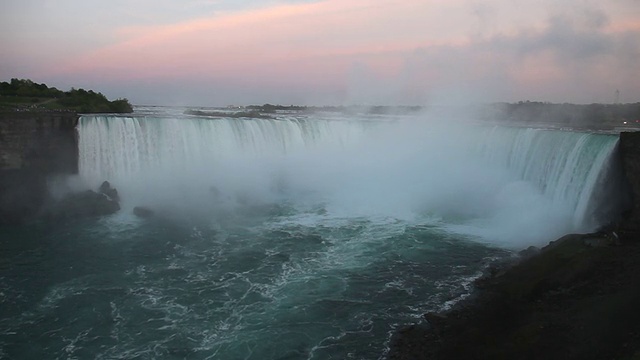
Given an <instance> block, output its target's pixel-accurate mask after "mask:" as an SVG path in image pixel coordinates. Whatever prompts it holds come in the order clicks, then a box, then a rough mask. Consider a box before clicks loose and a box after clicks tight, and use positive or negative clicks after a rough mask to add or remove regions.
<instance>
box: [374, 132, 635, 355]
mask: <svg viewBox="0 0 640 360" xmlns="http://www.w3.org/2000/svg"><path fill="white" fill-rule="evenodd" d="M618 150H619V151H618V156H619V157H620V159H619V160H620V161H621V164H622V167H623V173H624V176H625V178H626V180H627V182H628V185H629V188H630V196H631V199H630V200H631V205H630V209H629V210H628V211H627V212H626V213H625V214H624V215H623V218H622V219H621V221H620V222H619V223H617V224H614V225H612V226H611V227H610V229H609V230H608V231H603V232H598V233H593V234H571V235H566V236H564V237H562V238H560V239H558V240H556V241H552V242H551V243H549V245H547V246H546V247H544V248H542V249H541V250H540V251H535V254H532V251H527V252H523V253H522V256H521V258H520V259H519V261H517V262H515V263H513V264H508V265H502V266H500V267H493V268H492V269H491V271H490V273H489V274H487V275H485V276H483V277H481V278H480V279H478V280H476V282H475V283H474V288H475V292H474V294H473V295H472V296H471V297H469V298H467V299H465V300H463V301H461V302H460V303H458V304H457V305H456V306H454V307H453V308H452V309H450V310H448V311H445V312H442V313H427V314H425V315H424V317H423V318H424V319H423V321H422V322H420V323H418V324H414V325H411V326H408V327H405V328H402V329H400V330H399V331H398V332H397V333H396V334H395V335H394V337H393V338H392V340H391V344H390V347H391V349H390V351H389V354H388V356H387V357H388V359H390V360H408V359H411V360H419V359H492V360H495V359H640V312H639V311H638V310H637V304H639V303H640V236H639V235H640V231H639V226H640V225H639V224H640V133H638V132H634V133H621V134H620V143H619V149H618Z"/></svg>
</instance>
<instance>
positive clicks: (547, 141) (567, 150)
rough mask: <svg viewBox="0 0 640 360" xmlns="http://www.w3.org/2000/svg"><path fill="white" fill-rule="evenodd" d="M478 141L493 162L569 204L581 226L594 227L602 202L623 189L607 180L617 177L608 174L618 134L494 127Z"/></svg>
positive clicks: (574, 221)
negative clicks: (610, 185)
mask: <svg viewBox="0 0 640 360" xmlns="http://www.w3.org/2000/svg"><path fill="white" fill-rule="evenodd" d="M478 139H479V142H478V143H477V144H476V146H477V147H476V149H477V150H478V151H480V153H482V155H483V157H484V158H486V159H487V160H488V161H490V162H492V163H496V164H499V165H500V166H502V167H504V168H507V169H509V171H511V172H512V173H513V174H514V175H515V176H516V177H517V178H519V179H522V180H526V181H529V182H532V183H534V184H535V185H536V186H537V187H538V189H540V190H541V191H542V192H543V193H544V195H545V196H546V197H548V198H549V199H551V200H552V201H553V202H554V203H556V204H563V205H565V206H568V207H569V208H570V209H571V210H572V212H573V224H574V226H575V228H576V229H582V228H585V227H586V228H593V227H594V226H595V225H596V224H595V223H597V222H598V221H599V219H597V218H595V217H596V207H597V206H599V205H600V204H599V203H598V201H600V200H603V198H607V199H606V201H611V200H612V199H611V197H618V195H617V194H613V193H611V192H612V191H613V192H615V191H616V190H617V191H620V189H610V187H609V186H607V185H609V184H607V183H606V182H611V181H617V180H618V179H616V178H615V177H614V178H613V179H611V178H607V175H608V174H609V170H610V169H611V167H612V166H614V165H615V162H614V161H613V160H612V159H611V157H612V154H613V152H614V149H615V147H616V144H617V142H618V137H617V136H615V135H607V134H593V133H579V132H570V131H557V130H544V129H531V128H515V127H493V128H491V129H485V130H484V132H483V134H481V135H479V136H478ZM605 189H607V190H605ZM604 192H607V193H606V194H605V193H604ZM616 201H617V200H616ZM600 220H601V219H600Z"/></svg>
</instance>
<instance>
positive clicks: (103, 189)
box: [98, 180, 120, 202]
mask: <svg viewBox="0 0 640 360" xmlns="http://www.w3.org/2000/svg"><path fill="white" fill-rule="evenodd" d="M98 191H99V192H100V193H101V194H104V195H106V196H108V197H109V198H110V199H111V200H113V201H116V202H118V201H120V196H118V190H116V188H114V187H111V184H110V183H109V182H108V181H106V180H105V181H104V182H103V183H102V185H100V189H98Z"/></svg>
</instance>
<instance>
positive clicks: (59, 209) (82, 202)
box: [47, 190, 120, 220]
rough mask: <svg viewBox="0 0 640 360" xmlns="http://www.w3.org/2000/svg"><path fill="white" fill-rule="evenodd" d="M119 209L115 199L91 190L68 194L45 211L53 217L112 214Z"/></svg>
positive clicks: (65, 217) (68, 217)
mask: <svg viewBox="0 0 640 360" xmlns="http://www.w3.org/2000/svg"><path fill="white" fill-rule="evenodd" d="M118 210H120V205H119V204H118V202H117V201H114V200H113V199H111V198H109V197H108V196H106V195H105V194H101V193H97V192H95V191H93V190H86V191H83V192H78V193H73V194H69V195H67V196H66V197H64V198H63V199H62V200H60V201H58V202H57V203H55V204H54V205H53V206H51V207H50V208H49V210H48V211H47V215H48V216H49V217H50V218H52V219H54V220H59V219H70V218H74V219H75V218H83V217H93V216H102V215H109V214H113V213H115V212H116V211H118Z"/></svg>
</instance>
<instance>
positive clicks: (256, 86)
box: [0, 0, 640, 106]
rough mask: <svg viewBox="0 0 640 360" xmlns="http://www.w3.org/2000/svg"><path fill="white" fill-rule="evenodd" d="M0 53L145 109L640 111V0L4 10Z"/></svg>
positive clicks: (2, 58) (205, 0)
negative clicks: (571, 107)
mask: <svg viewBox="0 0 640 360" xmlns="http://www.w3.org/2000/svg"><path fill="white" fill-rule="evenodd" d="M0 46H1V49H2V51H0V81H9V80H10V79H11V78H25V79H26V78H28V79H31V80H33V81H35V82H39V83H46V84H47V85H49V86H55V87H57V88H59V89H61V90H69V89H70V88H71V87H75V88H85V89H93V90H95V91H99V92H102V93H103V94H105V95H107V97H109V98H128V99H129V100H130V101H131V102H132V103H134V104H138V105H187V106H223V105H232V104H233V105H246V104H263V103H272V104H284V105H289V104H302V105H349V104H360V105H430V104H469V103H472V104H475V103H486V102H500V101H507V102H514V101H526V100H529V101H549V102H556V103H562V102H573V103H594V102H599V103H612V102H614V101H615V100H616V95H615V94H616V91H619V97H618V99H619V101H620V102H639V101H640V0H609V1H592V0H563V1H557V0H535V1H534V0H485V1H480V0H447V1H445V0H394V1H391V0H317V1H313V0H307V1H305V0H263V1H259V0H111V1H99V0H2V1H1V2H0Z"/></svg>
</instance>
